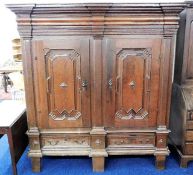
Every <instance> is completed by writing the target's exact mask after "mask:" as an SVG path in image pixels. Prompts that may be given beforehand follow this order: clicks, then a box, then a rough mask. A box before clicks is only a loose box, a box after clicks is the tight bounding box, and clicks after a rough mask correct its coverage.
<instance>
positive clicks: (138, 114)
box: [115, 109, 148, 120]
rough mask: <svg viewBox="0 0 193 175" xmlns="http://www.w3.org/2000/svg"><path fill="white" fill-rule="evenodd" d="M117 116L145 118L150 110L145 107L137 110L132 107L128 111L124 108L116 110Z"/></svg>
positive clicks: (126, 118)
mask: <svg viewBox="0 0 193 175" xmlns="http://www.w3.org/2000/svg"><path fill="white" fill-rule="evenodd" d="M115 116H116V117H117V118H120V119H122V120H130V119H137V120H140V119H144V118H146V117H147V116H148V112H147V111H145V110H144V109H139V110H138V111H137V112H135V110H133V109H130V110H129V111H128V112H127V111H126V110H124V109H120V110H119V111H117V112H116V114H115Z"/></svg>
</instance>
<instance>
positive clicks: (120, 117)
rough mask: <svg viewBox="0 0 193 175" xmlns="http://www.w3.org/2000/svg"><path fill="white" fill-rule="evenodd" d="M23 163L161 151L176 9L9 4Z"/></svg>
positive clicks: (99, 163)
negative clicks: (23, 111)
mask: <svg viewBox="0 0 193 175" xmlns="http://www.w3.org/2000/svg"><path fill="white" fill-rule="evenodd" d="M8 7H9V8H10V9H11V10H12V11H13V12H15V13H16V15H17V22H18V29H19V32H20V35H21V37H22V45H23V46H22V48H23V52H22V55H23V58H24V60H23V64H24V75H25V86H26V87H25V89H26V100H27V109H28V110H27V112H28V121H29V123H28V125H29V130H28V136H29V139H30V151H29V156H30V157H31V158H32V168H33V170H34V171H40V158H41V157H42V156H46V155H51V156H64V155H67V156H69V155H87V156H90V157H92V161H93V169H94V170H95V171H103V169H104V158H105V157H107V156H109V155H142V154H143V155H144V154H150V155H155V157H156V165H157V167H158V168H160V169H163V168H164V163H165V158H166V156H167V155H168V154H169V150H168V147H167V135H168V132H169V130H168V128H167V125H168V114H169V109H170V95H171V85H172V70H173V58H174V51H175V35H176V32H177V29H178V13H179V12H180V11H181V10H182V9H183V7H184V4H180V3H179V4H178V3H174V4H173V3H169V4H165V3H163V4H160V3H159V4H112V3H107V4H23V5H22V4H18V5H16V4H15V5H8Z"/></svg>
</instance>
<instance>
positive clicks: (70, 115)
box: [49, 110, 81, 121]
mask: <svg viewBox="0 0 193 175" xmlns="http://www.w3.org/2000/svg"><path fill="white" fill-rule="evenodd" d="M49 116H50V117H51V118H52V119H53V120H59V121H61V120H65V119H66V120H77V119H78V118H80V116H81V113H80V112H79V111H77V110H71V111H70V112H68V111H66V110H64V111H62V112H59V111H58V110H55V111H53V112H50V114H49Z"/></svg>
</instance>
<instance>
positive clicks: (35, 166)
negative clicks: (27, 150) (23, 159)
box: [31, 157, 41, 172]
mask: <svg viewBox="0 0 193 175" xmlns="http://www.w3.org/2000/svg"><path fill="white" fill-rule="evenodd" d="M31 160H32V171H33V172H40V161H41V158H39V157H32V158H31Z"/></svg>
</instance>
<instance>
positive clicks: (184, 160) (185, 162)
mask: <svg viewBox="0 0 193 175" xmlns="http://www.w3.org/2000/svg"><path fill="white" fill-rule="evenodd" d="M188 161H189V159H187V158H182V157H181V158H180V167H181V168H187V167H188Z"/></svg>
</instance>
